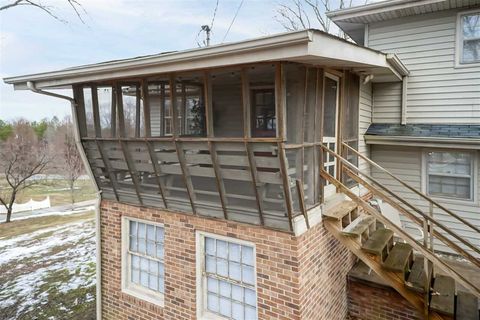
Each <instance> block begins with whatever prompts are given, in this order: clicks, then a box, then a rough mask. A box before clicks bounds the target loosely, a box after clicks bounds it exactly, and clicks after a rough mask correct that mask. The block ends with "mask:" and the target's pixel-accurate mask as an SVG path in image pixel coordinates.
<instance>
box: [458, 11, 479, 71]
mask: <svg viewBox="0 0 480 320" xmlns="http://www.w3.org/2000/svg"><path fill="white" fill-rule="evenodd" d="M460 23H461V28H462V29H461V32H462V34H461V40H462V42H461V46H462V48H461V49H462V54H461V62H462V63H473V62H480V12H476V13H472V14H466V15H463V16H461V22H460Z"/></svg>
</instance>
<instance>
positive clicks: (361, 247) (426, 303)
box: [320, 144, 480, 320]
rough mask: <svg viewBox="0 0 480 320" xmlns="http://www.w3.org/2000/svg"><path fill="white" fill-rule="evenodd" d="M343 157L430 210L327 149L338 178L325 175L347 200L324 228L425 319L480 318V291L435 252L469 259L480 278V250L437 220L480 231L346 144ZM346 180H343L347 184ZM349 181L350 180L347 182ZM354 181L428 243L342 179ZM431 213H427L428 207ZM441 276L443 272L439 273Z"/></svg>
mask: <svg viewBox="0 0 480 320" xmlns="http://www.w3.org/2000/svg"><path fill="white" fill-rule="evenodd" d="M342 148H343V150H342V151H345V152H342V153H343V154H347V152H348V153H350V152H351V153H353V154H355V155H356V156H358V157H359V158H361V159H362V160H364V161H365V162H366V163H367V164H369V165H370V166H372V167H374V168H375V169H376V170H380V171H381V172H382V173H383V174H386V175H388V176H389V177H390V178H392V179H394V180H395V181H397V182H398V183H399V184H400V185H401V186H402V187H404V188H406V189H408V190H409V191H411V192H414V193H415V194H417V195H418V196H419V197H421V198H422V199H423V200H424V201H425V202H426V204H427V205H426V206H422V207H420V206H418V205H414V204H412V203H410V202H409V201H407V200H405V199H403V198H402V197H401V196H400V195H398V193H397V192H394V191H392V190H390V189H388V188H387V187H385V186H384V185H382V184H381V183H380V182H379V181H377V180H376V179H374V178H373V177H371V176H370V175H369V174H368V173H365V172H362V171H361V170H360V169H359V168H358V167H357V166H355V165H353V164H352V163H350V162H349V161H348V160H347V159H346V158H348V157H342V156H340V155H339V154H337V153H336V152H334V151H332V150H330V149H328V148H327V147H326V146H322V156H325V154H326V153H329V154H330V155H333V156H334V157H335V158H336V160H337V166H338V168H339V170H338V171H339V173H338V174H337V176H336V177H334V176H332V175H330V174H329V173H328V172H327V171H325V170H321V172H320V174H321V176H322V178H323V179H325V180H326V181H328V182H330V183H331V184H333V185H335V186H336V188H337V192H339V193H343V194H344V195H345V197H344V198H345V200H343V201H340V202H338V201H337V202H336V203H335V204H334V205H331V206H329V207H326V210H324V212H323V223H324V226H325V227H326V229H327V230H328V231H329V232H330V233H331V234H332V235H333V236H334V237H335V238H336V239H338V240H339V241H340V242H341V243H342V244H343V245H344V246H346V247H347V248H348V249H349V250H350V251H351V252H352V253H354V254H355V255H356V256H357V257H358V258H359V259H360V260H361V261H363V262H364V263H365V264H366V265H367V266H368V267H369V268H371V269H372V270H373V271H374V272H375V273H376V274H377V275H378V276H380V277H381V278H382V279H383V280H384V281H385V282H386V283H388V284H389V285H390V286H391V287H393V288H394V289H395V290H396V291H398V293H400V294H401V295H402V296H403V297H404V298H405V299H406V300H408V301H409V302H410V303H411V304H412V305H413V306H414V307H416V308H417V309H418V310H419V311H420V312H422V314H423V315H424V316H425V319H465V320H475V319H477V320H478V319H479V310H478V298H480V287H479V286H478V284H475V283H473V282H472V281H470V280H469V279H467V278H466V277H465V276H464V275H463V274H462V272H461V271H460V270H458V269H457V268H456V267H454V266H453V265H451V264H449V263H447V262H446V260H445V259H443V257H442V256H441V255H440V254H439V253H438V252H437V251H435V250H434V244H435V243H437V242H439V241H440V242H442V243H444V244H445V245H447V246H448V247H449V248H451V249H452V250H453V251H454V252H455V253H456V254H458V255H459V256H461V257H462V258H464V259H466V260H468V261H469V262H470V263H471V265H472V266H473V267H475V268H479V269H478V272H479V273H478V274H479V275H480V260H479V259H478V257H480V249H479V248H478V247H476V246H475V245H473V244H472V243H470V242H469V241H468V240H466V239H464V238H463V237H462V236H460V235H459V234H458V233H456V232H455V231H454V230H451V229H450V228H448V227H447V226H445V225H444V224H443V223H441V222H439V221H437V219H435V217H434V212H437V211H435V210H441V212H442V213H444V214H447V215H448V216H449V217H451V218H452V219H455V220H456V221H458V222H459V223H461V224H462V226H464V227H465V228H469V230H472V232H475V233H476V234H478V235H480V229H479V228H478V227H476V226H474V225H472V224H471V223H469V222H468V221H466V220H465V219H463V218H461V217H460V216H458V215H456V214H455V213H453V212H451V211H450V210H448V209H447V208H445V207H443V206H442V205H440V204H439V203H437V202H436V201H434V200H433V199H430V198H429V197H428V196H426V195H424V194H422V193H420V192H419V191H417V190H416V189H414V188H413V187H411V186H409V185H408V184H406V183H405V182H403V181H402V180H401V179H399V178H398V177H396V176H394V175H393V174H392V173H390V172H388V171H387V170H385V169H384V168H382V167H381V166H379V165H378V164H376V163H375V162H373V161H372V160H370V159H368V158H366V157H365V156H363V155H361V154H360V153H358V152H357V151H356V150H354V149H353V148H351V147H350V146H348V145H346V144H343V145H342ZM340 177H343V178H342V179H341V178H340ZM347 177H348V178H347ZM346 179H351V180H350V181H355V182H356V183H357V184H358V185H357V186H358V187H359V188H364V189H366V190H368V192H369V193H370V194H371V195H373V196H375V197H377V198H379V199H381V200H383V201H384V202H386V203H388V204H390V205H391V206H392V207H394V208H395V209H397V210H398V211H399V212H400V213H401V214H402V216H403V218H404V220H408V221H409V222H410V223H414V224H416V225H418V226H421V227H422V228H423V234H424V237H423V239H422V241H418V239H417V240H416V239H415V238H414V237H413V236H412V235H411V234H409V233H408V232H407V231H406V230H405V229H403V228H402V227H401V226H398V225H397V224H395V223H394V222H392V221H390V220H389V219H388V218H386V217H385V216H384V215H382V213H381V212H380V211H379V208H376V207H375V206H372V205H371V204H370V203H369V202H368V201H367V200H366V199H364V198H363V197H361V196H360V195H359V194H356V193H355V192H353V191H352V189H351V188H349V187H348V186H347V185H346V184H345V183H344V182H342V181H341V180H346ZM424 207H426V208H428V210H427V212H424V211H425V210H422V208H424ZM439 271H440V272H439Z"/></svg>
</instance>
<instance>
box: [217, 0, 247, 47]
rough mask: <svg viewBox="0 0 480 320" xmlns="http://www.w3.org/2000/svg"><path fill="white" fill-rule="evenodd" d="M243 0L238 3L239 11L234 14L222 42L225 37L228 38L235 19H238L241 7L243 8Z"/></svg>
mask: <svg viewBox="0 0 480 320" xmlns="http://www.w3.org/2000/svg"><path fill="white" fill-rule="evenodd" d="M243 1H244V0H242V1H240V4H239V5H238V8H237V12H235V15H234V16H233V19H232V22H231V23H230V25H229V26H228V29H227V32H225V35H224V36H223V39H222V43H223V42H224V41H225V38H227V35H228V33H229V32H230V29H231V28H232V26H233V23H234V22H235V19H236V18H237V16H238V13H239V12H240V8H241V7H242V5H243Z"/></svg>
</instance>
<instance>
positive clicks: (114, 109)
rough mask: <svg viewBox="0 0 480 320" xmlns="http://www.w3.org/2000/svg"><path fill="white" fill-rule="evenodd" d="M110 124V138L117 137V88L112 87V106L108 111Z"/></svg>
mask: <svg viewBox="0 0 480 320" xmlns="http://www.w3.org/2000/svg"><path fill="white" fill-rule="evenodd" d="M110 123H111V124H112V126H111V128H110V130H111V132H112V138H114V137H116V136H117V87H116V86H115V85H113V86H112V106H111V111H110Z"/></svg>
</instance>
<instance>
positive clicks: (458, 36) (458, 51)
mask: <svg viewBox="0 0 480 320" xmlns="http://www.w3.org/2000/svg"><path fill="white" fill-rule="evenodd" d="M471 13H479V14H480V10H479V9H474V10H469V11H461V12H459V13H458V14H457V21H456V24H455V26H456V27H455V28H456V32H455V68H471V67H478V66H479V65H480V61H477V62H470V63H461V59H462V56H463V36H462V34H463V26H462V16H464V15H468V14H471Z"/></svg>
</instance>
